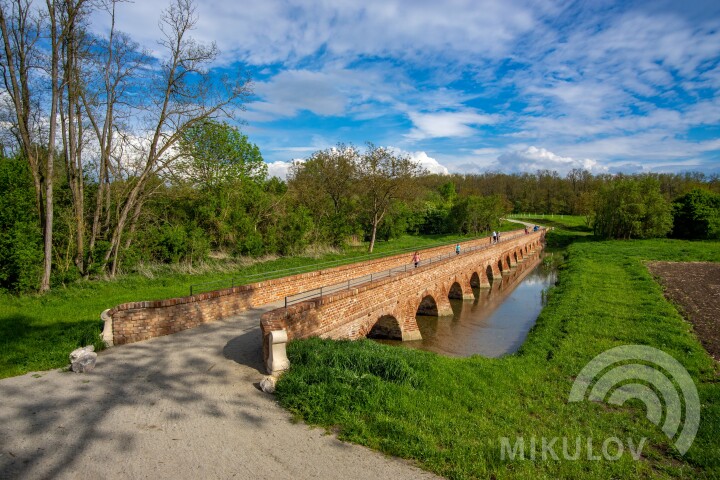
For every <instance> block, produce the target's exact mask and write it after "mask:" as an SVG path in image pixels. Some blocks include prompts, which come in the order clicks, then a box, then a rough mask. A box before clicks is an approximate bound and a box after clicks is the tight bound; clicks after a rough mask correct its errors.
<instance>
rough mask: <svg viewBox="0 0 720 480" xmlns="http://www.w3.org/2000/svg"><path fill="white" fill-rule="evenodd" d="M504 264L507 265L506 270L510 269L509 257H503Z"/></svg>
mask: <svg viewBox="0 0 720 480" xmlns="http://www.w3.org/2000/svg"><path fill="white" fill-rule="evenodd" d="M505 264H506V265H507V268H508V269H510V267H512V262H511V261H510V255H509V254H508V255H506V256H505Z"/></svg>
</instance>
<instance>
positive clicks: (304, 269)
mask: <svg viewBox="0 0 720 480" xmlns="http://www.w3.org/2000/svg"><path fill="white" fill-rule="evenodd" d="M480 238H489V237H475V238H469V239H467V240H463V241H462V242H463V243H465V242H471V241H473V240H478V239H480ZM443 245H449V244H447V243H443V242H438V243H434V244H430V245H427V246H425V247H423V249H429V248H435V247H440V246H443ZM414 250H417V248H416V247H408V248H401V249H397V250H391V251H389V252H379V253H370V254H367V255H362V256H360V257H354V258H342V259H338V260H330V261H327V262H322V263H314V264H312V265H302V266H299V267H292V268H284V269H281V270H271V271H269V272H260V273H250V274H246V275H239V276H233V277H231V278H230V287H229V288H233V287H235V286H236V285H245V284H247V283H255V282H253V281H252V280H255V281H259V280H258V279H262V280H273V279H276V278H281V277H286V276H289V275H293V274H300V273H309V272H314V271H317V270H323V268H318V267H334V266H341V265H350V264H353V263H357V262H362V261H367V260H372V259H375V258H383V257H392V256H393V255H399V254H401V253H407V252H412V251H414ZM227 282H228V279H222V280H213V281H211V282H203V283H194V284H192V285H190V296H192V295H193V292H197V287H205V286H209V285H227ZM203 291H207V290H206V289H203Z"/></svg>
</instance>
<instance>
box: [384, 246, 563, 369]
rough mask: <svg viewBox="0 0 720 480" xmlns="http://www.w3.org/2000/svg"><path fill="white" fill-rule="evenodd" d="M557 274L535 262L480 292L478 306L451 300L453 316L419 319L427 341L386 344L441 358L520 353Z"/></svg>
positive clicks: (386, 342)
mask: <svg viewBox="0 0 720 480" xmlns="http://www.w3.org/2000/svg"><path fill="white" fill-rule="evenodd" d="M556 278H557V273H556V271H555V270H554V269H553V268H551V267H548V266H546V265H544V264H543V262H542V259H541V258H540V257H539V256H538V257H532V258H529V259H527V260H526V261H525V262H523V263H521V264H519V265H518V266H517V267H516V268H513V269H512V270H511V273H510V274H509V275H507V276H505V275H503V278H502V281H496V282H495V283H494V284H493V285H492V287H491V288H480V289H475V290H474V294H475V300H474V301H463V300H452V299H451V300H450V304H451V305H452V309H453V313H454V315H453V316H452V317H450V316H448V317H433V316H424V315H419V316H417V317H416V318H417V322H418V326H419V327H420V333H421V334H422V338H423V339H422V340H417V341H412V342H401V341H396V340H378V341H380V342H382V343H385V344H391V345H401V346H403V347H408V348H418V349H422V350H429V351H431V352H436V353H439V354H441V355H447V356H452V357H467V356H470V355H474V354H478V355H482V356H485V357H500V356H502V355H505V354H508V353H513V352H515V351H517V350H518V349H519V348H520V346H521V345H522V344H523V342H524V341H525V338H526V337H527V334H528V332H529V331H530V329H531V328H532V326H533V325H534V324H535V320H536V319H537V317H538V315H539V314H540V310H542V307H543V301H544V298H545V291H546V290H547V289H548V288H549V287H550V286H552V285H554V284H555V281H556Z"/></svg>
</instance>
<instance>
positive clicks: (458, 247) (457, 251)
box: [455, 243, 460, 255]
mask: <svg viewBox="0 0 720 480" xmlns="http://www.w3.org/2000/svg"><path fill="white" fill-rule="evenodd" d="M455 255H460V244H459V243H458V244H457V245H455Z"/></svg>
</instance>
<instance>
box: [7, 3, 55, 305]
mask: <svg viewBox="0 0 720 480" xmlns="http://www.w3.org/2000/svg"><path fill="white" fill-rule="evenodd" d="M8 3H9V4H8ZM8 3H4V2H2V3H0V32H1V33H2V41H3V53H4V55H3V58H2V62H1V63H0V68H2V78H3V86H4V88H5V91H6V92H7V93H8V95H9V97H10V102H11V110H12V124H13V126H12V128H11V130H12V132H13V134H14V136H15V137H16V140H17V143H18V145H19V147H20V152H21V155H22V157H24V158H25V159H27V161H28V163H29V165H30V173H31V174H32V177H33V184H34V186H35V196H36V202H35V206H36V208H37V209H38V212H40V215H39V219H40V226H41V229H42V235H43V273H42V278H41V280H40V291H41V292H45V291H48V290H50V273H51V269H52V245H53V180H54V174H53V171H54V164H55V140H56V131H57V110H58V102H59V97H60V92H61V88H62V85H61V77H60V48H61V42H62V41H63V39H64V38H65V35H64V33H65V32H64V31H62V30H61V25H60V22H59V19H58V17H59V15H60V14H59V11H60V8H59V5H58V3H57V2H55V1H54V0H46V2H45V3H46V8H47V10H46V11H45V12H42V13H41V11H40V10H37V9H34V8H33V7H32V4H31V2H30V1H28V0H15V1H13V2H8ZM65 27H66V28H67V25H66V26H65ZM43 33H46V34H47V38H42V34H43ZM44 41H47V43H49V45H50V55H44V52H43V51H42V50H41V47H40V45H41V44H42V43H43V42H44ZM39 72H42V73H39ZM39 75H44V77H45V80H44V81H45V83H46V84H49V85H50V88H49V90H50V92H49V97H50V98H49V102H48V103H47V104H43V102H41V100H40V98H39V97H40V96H41V94H42V93H44V92H43V89H42V88H40V87H39V85H37V84H33V80H34V79H35V78H34V76H39ZM45 125H47V129H46V128H45Z"/></svg>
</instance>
